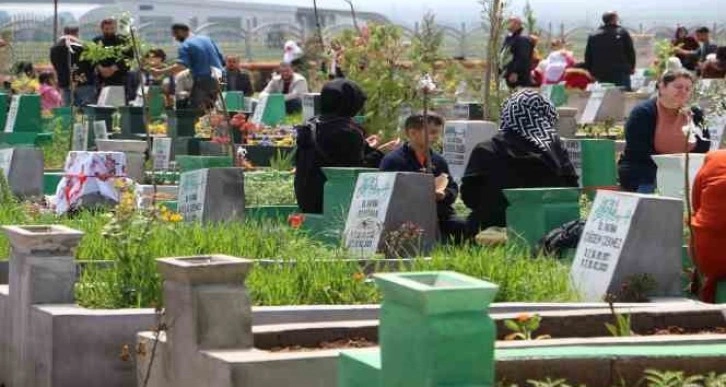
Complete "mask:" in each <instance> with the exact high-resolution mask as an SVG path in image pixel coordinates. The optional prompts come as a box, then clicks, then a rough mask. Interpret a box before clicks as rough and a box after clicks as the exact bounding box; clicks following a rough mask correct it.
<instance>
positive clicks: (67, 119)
mask: <svg viewBox="0 0 726 387" xmlns="http://www.w3.org/2000/svg"><path fill="white" fill-rule="evenodd" d="M53 119H54V120H61V125H62V127H63V129H64V130H70V129H71V124H72V123H73V111H72V109H71V107H70V106H64V107H59V108H55V109H53Z"/></svg>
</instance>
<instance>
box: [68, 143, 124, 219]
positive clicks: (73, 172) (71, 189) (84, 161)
mask: <svg viewBox="0 0 726 387" xmlns="http://www.w3.org/2000/svg"><path fill="white" fill-rule="evenodd" d="M126 165H127V164H126V154H124V153H123V152H69V153H68V157H67V158H66V164H65V167H64V175H63V178H62V179H61V181H60V183H58V188H57V189H56V194H55V205H56V207H55V210H56V213H57V214H59V215H61V214H64V213H66V212H68V211H69V210H71V209H74V208H76V206H77V205H78V204H79V202H80V201H81V199H82V198H83V197H84V196H86V195H92V194H98V195H100V196H103V197H104V198H107V199H110V200H112V201H115V202H118V201H119V192H118V189H117V188H116V182H117V181H118V180H119V179H125V178H126V175H127V170H126Z"/></svg>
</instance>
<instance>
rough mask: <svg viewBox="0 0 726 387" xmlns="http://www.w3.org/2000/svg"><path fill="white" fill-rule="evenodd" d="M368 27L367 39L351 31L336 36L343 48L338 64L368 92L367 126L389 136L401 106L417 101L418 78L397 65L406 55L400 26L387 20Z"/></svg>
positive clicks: (395, 123)
mask: <svg viewBox="0 0 726 387" xmlns="http://www.w3.org/2000/svg"><path fill="white" fill-rule="evenodd" d="M369 28H370V38H369V40H368V41H367V43H365V42H360V40H359V39H358V37H357V35H356V33H355V32H354V31H345V32H344V33H343V34H342V36H341V37H340V39H339V40H340V42H341V44H342V45H343V47H345V48H346V49H345V52H344V53H343V60H342V63H341V67H342V69H343V72H344V73H345V74H346V76H347V77H348V78H349V79H351V80H353V81H355V82H356V83H358V84H359V85H360V86H361V88H362V89H363V90H364V91H365V92H366V94H367V95H368V100H367V101H366V108H365V122H366V128H368V129H369V130H370V131H371V132H373V133H378V134H380V135H381V136H382V137H383V139H384V140H389V139H392V138H394V137H396V134H397V130H398V116H399V108H400V106H401V105H403V104H411V105H414V106H415V107H418V106H419V105H420V103H419V102H418V101H417V100H416V99H415V95H416V94H415V88H416V85H417V81H416V78H415V76H414V74H413V72H411V71H407V70H406V69H404V68H402V67H401V66H400V63H401V62H402V60H403V59H404V58H405V55H406V47H405V46H404V42H403V35H402V32H401V29H400V28H399V27H397V26H394V25H390V24H373V25H371V26H370V27H369ZM371 134H372V133H371Z"/></svg>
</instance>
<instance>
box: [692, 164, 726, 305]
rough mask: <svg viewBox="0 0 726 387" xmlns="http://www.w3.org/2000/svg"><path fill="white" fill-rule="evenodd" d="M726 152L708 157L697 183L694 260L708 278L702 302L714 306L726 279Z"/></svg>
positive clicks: (693, 225) (694, 203) (694, 210)
mask: <svg viewBox="0 0 726 387" xmlns="http://www.w3.org/2000/svg"><path fill="white" fill-rule="evenodd" d="M724 197H726V150H719V151H713V152H710V153H708V154H707V155H706V159H705V161H704V163H703V167H701V170H700V171H699V172H698V174H697V175H696V179H695V181H694V183H693V194H692V198H693V203H692V205H693V217H692V218H691V226H692V227H693V236H692V237H693V246H694V251H692V252H691V255H692V256H693V258H694V261H695V264H696V267H697V268H698V271H699V272H700V273H701V274H702V275H703V276H704V277H705V282H704V284H703V288H702V289H701V300H702V301H703V302H709V303H713V302H714V301H715V298H716V284H717V283H718V281H719V280H722V279H726V254H725V253H724V251H726V238H725V237H724V236H725V235H726V201H724V200H723V198H724Z"/></svg>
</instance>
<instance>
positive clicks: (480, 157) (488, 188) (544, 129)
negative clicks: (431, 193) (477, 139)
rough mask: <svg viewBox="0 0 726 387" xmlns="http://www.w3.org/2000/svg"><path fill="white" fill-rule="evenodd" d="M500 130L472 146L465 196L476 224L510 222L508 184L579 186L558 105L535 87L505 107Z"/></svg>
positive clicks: (482, 225)
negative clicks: (560, 132) (559, 127)
mask: <svg viewBox="0 0 726 387" xmlns="http://www.w3.org/2000/svg"><path fill="white" fill-rule="evenodd" d="M501 121H502V123H501V128H500V132H499V133H498V134H497V135H495V136H494V137H493V138H492V139H491V140H489V141H485V142H483V143H481V144H479V145H477V146H476V148H474V150H473V151H472V154H471V158H470V159H469V164H468V165H467V166H466V172H465V173H464V177H463V178H462V186H461V197H462V199H463V200H464V204H466V206H467V207H469V208H470V209H471V210H472V212H471V215H470V216H469V221H470V222H471V223H472V226H475V227H476V228H477V229H486V228H488V227H492V226H497V227H505V226H506V209H507V206H508V205H509V204H508V203H507V199H506V198H505V197H504V192H503V190H504V189H509V188H537V187H577V185H578V177H577V173H576V172H575V168H574V167H573V165H572V163H571V162H570V158H569V157H568V155H567V151H566V150H565V149H564V147H563V145H562V142H561V140H560V137H559V135H558V134H557V130H556V129H555V128H554V125H555V123H556V122H557V110H556V109H555V107H554V106H553V105H552V103H550V102H549V101H547V100H546V99H545V98H544V97H542V96H541V95H540V94H539V93H536V92H533V91H529V90H526V91H522V92H519V93H517V94H514V95H513V96H512V97H511V98H510V99H509V100H508V101H507V102H506V103H505V104H504V107H503V108H502V117H501Z"/></svg>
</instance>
